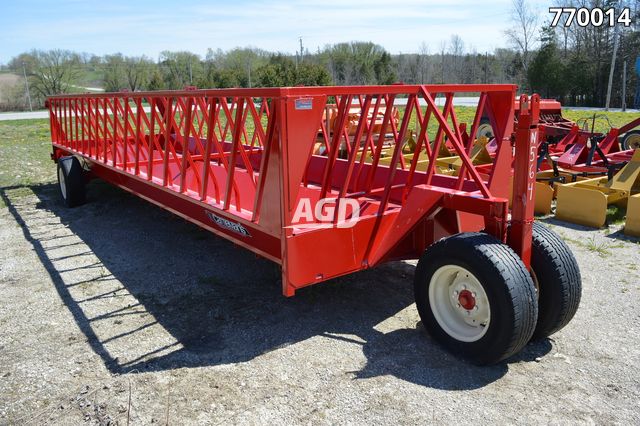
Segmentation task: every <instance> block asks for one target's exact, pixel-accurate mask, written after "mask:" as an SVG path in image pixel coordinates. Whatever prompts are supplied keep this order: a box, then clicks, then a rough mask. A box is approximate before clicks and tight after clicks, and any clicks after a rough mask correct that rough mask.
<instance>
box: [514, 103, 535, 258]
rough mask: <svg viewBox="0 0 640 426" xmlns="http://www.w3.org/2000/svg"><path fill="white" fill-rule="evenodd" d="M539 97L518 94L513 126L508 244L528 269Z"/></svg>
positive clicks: (533, 201) (533, 202)
mask: <svg viewBox="0 0 640 426" xmlns="http://www.w3.org/2000/svg"><path fill="white" fill-rule="evenodd" d="M539 115H540V97H539V96H538V95H533V96H531V98H530V99H529V98H528V97H527V96H526V95H522V96H521V97H520V116H519V117H518V128H517V129H516V133H515V136H516V141H515V145H516V154H515V161H514V172H513V206H512V209H511V232H510V234H509V245H510V246H511V248H512V249H513V250H515V252H516V253H517V254H518V256H520V258H521V259H522V262H523V263H524V264H525V266H526V267H527V268H530V267H531V239H532V233H533V208H534V206H535V187H536V160H537V157H538V118H539Z"/></svg>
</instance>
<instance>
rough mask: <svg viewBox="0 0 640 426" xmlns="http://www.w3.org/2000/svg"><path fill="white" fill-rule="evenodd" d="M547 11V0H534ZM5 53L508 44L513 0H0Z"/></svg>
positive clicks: (486, 47)
mask: <svg viewBox="0 0 640 426" xmlns="http://www.w3.org/2000/svg"><path fill="white" fill-rule="evenodd" d="M532 3H534V4H536V5H537V8H538V11H539V13H540V16H541V18H544V19H546V18H547V17H548V16H549V15H548V11H547V8H546V7H547V6H548V1H546V0H532ZM0 4H1V5H0V63H7V62H8V61H9V60H10V59H11V58H12V57H13V56H15V55H17V54H19V53H21V52H24V51H28V50H31V49H33V48H37V49H54V48H60V49H70V50H74V51H79V52H90V53H96V54H99V55H102V54H105V53H115V52H121V53H123V54H126V55H141V54H145V55H147V56H150V57H151V58H153V59H157V57H158V53H159V52H161V51H162V50H189V51H192V52H195V53H198V54H200V55H203V56H204V54H205V53H206V51H207V48H209V47H211V48H213V49H217V48H221V49H223V50H226V49H230V48H233V47H238V46H254V47H258V48H262V49H265V50H270V51H280V52H286V53H293V52H294V51H295V50H296V49H298V48H299V44H298V43H299V42H298V37H300V36H301V37H302V39H303V43H304V46H305V48H308V49H309V50H310V51H315V50H317V48H318V47H322V46H324V45H325V44H333V43H339V42H345V41H353V40H359V41H373V42H375V43H378V44H380V45H382V46H384V47H385V48H386V49H387V50H389V51H390V52H391V53H399V52H403V53H411V52H417V51H418V49H419V47H420V45H421V43H422V42H423V41H424V42H425V43H426V44H427V45H428V47H429V49H430V51H431V52H435V51H438V50H439V49H440V46H441V44H442V43H443V42H448V41H449V40H450V38H451V35H452V34H458V35H459V36H460V37H462V39H463V40H464V42H465V47H466V48H467V49H468V50H471V49H476V50H478V51H479V52H484V51H492V50H493V49H494V48H496V47H502V46H506V44H507V42H506V39H505V37H504V30H505V29H506V28H507V27H508V26H509V15H510V12H509V10H510V4H511V0H430V1H427V0H422V1H420V0H408V1H400V0H365V1H362V2H357V1H351V0H310V1H301V0H293V1H286V0H274V1H270V0H262V1H255V0H235V1H234V0H226V1H216V0H209V1H205V0H185V1H178V0H153V1H148V0H102V1H88V0H36V1H33V0H16V1H14V0H0Z"/></svg>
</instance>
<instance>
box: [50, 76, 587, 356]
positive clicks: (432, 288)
mask: <svg viewBox="0 0 640 426" xmlns="http://www.w3.org/2000/svg"><path fill="white" fill-rule="evenodd" d="M515 91H516V87H515V86H512V85H444V86H408V85H394V86H364V87H297V88H274V89H229V90H188V91H170V92H146V93H115V94H114V93H107V94H93V95H74V96H55V97H51V98H50V99H49V100H48V107H49V111H50V119H51V134H52V141H53V159H54V160H55V161H57V163H58V170H59V173H58V176H59V182H60V189H61V195H62V197H63V199H64V200H65V202H66V203H67V204H68V205H69V206H75V205H79V204H81V203H82V201H83V195H84V182H85V180H86V178H87V177H97V178H101V179H104V180H106V181H108V182H110V183H112V184H114V185H117V186H119V187H121V188H123V189H125V190H127V191H130V192H132V193H134V194H136V195H138V196H140V197H141V198H143V199H145V200H148V201H150V202H152V203H155V204H157V205H159V206H161V207H164V208H166V209H167V210H169V211H172V212H173V213H175V214H177V215H179V216H181V217H183V218H185V219H187V220H190V221H192V222H194V223H196V224H198V225H200V226H201V227H203V228H205V229H207V230H209V231H211V232H214V233H216V234H218V235H220V236H222V237H224V238H227V239H229V240H231V241H233V242H234V243H236V244H238V245H241V246H243V247H245V248H247V249H249V250H252V251H254V252H255V253H257V254H259V255H261V256H264V257H266V258H268V259H271V260H273V261H274V262H277V263H278V264H280V265H281V267H282V291H283V293H284V294H285V295H286V296H293V295H294V294H295V292H296V291H297V290H299V289H301V288H303V287H306V286H309V285H312V284H316V283H319V282H322V281H326V280H328V279H330V278H334V277H338V276H341V275H345V274H348V273H352V272H355V271H359V270H363V269H367V268H371V267H375V266H377V265H379V264H381V263H384V262H387V261H392V260H400V259H420V261H419V263H418V267H417V269H416V276H415V293H416V304H417V307H418V311H419V313H420V316H421V318H422V320H423V323H424V324H425V326H426V327H427V329H428V330H429V331H430V332H431V333H432V335H434V337H436V338H437V339H438V341H440V342H441V343H442V344H444V345H445V346H447V347H448V348H450V349H451V350H452V351H454V352H456V353H460V354H462V355H465V356H467V357H469V358H471V359H472V360H474V361H476V362H479V363H495V362H498V361H500V360H502V359H505V358H507V357H509V356H511V355H513V354H515V353H516V352H518V351H519V350H520V349H521V348H522V347H523V346H524V345H525V344H526V343H527V342H528V341H529V340H530V339H531V338H532V336H535V337H545V336H547V335H549V334H551V333H553V332H555V331H557V330H558V329H560V328H562V327H563V326H564V325H566V324H567V323H568V321H569V320H570V319H571V317H572V316H573V314H574V313H575V311H576V310H577V307H578V303H579V299H580V286H581V283H580V275H579V271H578V267H577V265H576V262H575V259H574V258H573V255H572V254H571V252H570V251H569V249H568V248H567V246H566V245H565V244H564V243H563V242H562V241H561V240H560V239H559V238H558V237H557V236H556V235H555V234H553V233H551V232H550V231H548V230H546V229H545V228H542V227H539V226H538V225H536V224H534V222H533V205H534V202H533V199H534V198H533V197H534V188H535V171H536V160H537V149H538V137H537V131H538V119H539V103H540V100H539V98H538V97H537V96H533V97H531V98H528V97H526V96H522V97H521V98H520V100H519V111H518V128H517V129H516V130H515V132H514V128H513V126H514V124H513V123H514V101H513V100H514V97H515ZM468 93H477V94H478V95H479V102H478V105H477V109H476V112H475V116H474V118H473V121H472V122H471V123H469V129H470V131H469V132H468V133H467V132H466V130H465V129H466V127H465V126H464V125H461V123H460V122H459V121H460V120H459V119H458V117H457V115H456V112H455V109H454V108H453V99H454V97H455V96H456V95H457V94H468ZM437 96H442V97H444V98H445V102H444V106H443V107H438V105H437V103H436V100H435V99H436V97H437ZM399 97H405V98H407V102H406V106H405V107H404V109H396V108H394V107H393V105H394V100H395V99H396V98H399ZM329 103H335V105H336V107H335V108H334V109H333V114H332V117H331V121H330V124H327V122H328V121H329V120H328V119H327V117H328V116H327V113H326V105H327V104H329ZM354 104H356V105H357V106H358V108H359V109H360V114H353V111H352V110H353V105H354ZM323 115H324V117H323ZM483 117H489V118H490V122H491V125H492V129H493V131H494V133H495V135H494V136H495V139H496V146H495V147H494V152H493V155H494V157H493V163H492V164H491V165H490V166H486V165H485V166H486V167H485V169H483V171H482V172H480V171H479V169H477V167H476V165H475V164H474V160H473V158H472V151H473V147H474V143H475V138H474V137H470V136H469V135H475V134H476V133H477V129H478V127H479V126H480V123H481V119H482V118H483ZM327 127H331V128H327ZM410 129H411V130H413V129H415V130H416V134H415V138H414V140H413V143H412V144H411V145H410V146H411V149H410V150H409V152H408V155H407V152H406V147H405V145H406V142H407V141H408V140H409V139H410V138H413V136H412V135H411V133H410ZM512 141H513V142H514V146H515V156H514V149H513V147H512ZM318 144H321V145H323V146H324V149H323V155H317V153H318ZM444 144H446V145H447V146H448V147H450V148H451V149H452V150H453V151H454V152H453V154H454V155H456V156H457V157H459V161H458V163H457V172H456V176H451V175H450V174H447V173H442V170H441V169H440V168H439V167H437V165H438V155H439V152H440V150H441V148H442V147H443V145H444ZM403 148H404V150H405V152H403ZM384 156H387V157H385V159H384V161H381V159H382V158H383V157H384ZM418 162H421V164H422V166H421V167H420V168H418V167H417V165H418ZM425 163H426V165H425ZM512 165H515V170H514V183H513V193H512V194H510V179H511V168H512ZM510 195H512V199H513V206H512V210H511V214H509V201H508V199H509V196H510Z"/></svg>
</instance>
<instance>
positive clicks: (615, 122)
mask: <svg viewBox="0 0 640 426" xmlns="http://www.w3.org/2000/svg"><path fill="white" fill-rule="evenodd" d="M594 114H595V116H596V121H595V131H596V132H601V133H607V132H608V131H609V129H610V128H611V127H616V128H620V127H622V126H623V125H625V124H627V123H628V122H630V121H631V120H632V119H634V118H636V116H635V115H633V114H629V113H627V112H612V111H608V112H604V111H581V110H572V109H566V110H563V111H562V115H563V117H565V118H567V119H569V120H573V121H575V122H579V124H580V125H582V124H583V123H587V125H588V129H589V130H591V126H592V123H593V116H594Z"/></svg>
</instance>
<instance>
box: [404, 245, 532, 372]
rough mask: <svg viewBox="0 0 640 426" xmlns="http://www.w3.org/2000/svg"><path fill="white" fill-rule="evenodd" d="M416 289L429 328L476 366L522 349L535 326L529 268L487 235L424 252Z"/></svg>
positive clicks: (500, 358) (439, 338) (417, 303)
mask: <svg viewBox="0 0 640 426" xmlns="http://www.w3.org/2000/svg"><path fill="white" fill-rule="evenodd" d="M414 290H415V297H416V306H417V308H418V312H419V314H420V318H421V319H422V322H423V324H424V325H425V327H426V329H427V331H428V332H429V333H430V334H431V335H432V336H433V337H434V339H435V340H437V341H438V342H439V343H441V344H442V345H443V346H445V347H446V348H447V349H449V350H450V351H452V352H453V353H455V354H459V355H461V356H463V357H465V358H468V359H470V360H471V361H472V362H475V363H478V364H494V363H497V362H500V361H502V360H504V359H506V358H508V357H510V356H512V355H513V354H515V353H517V352H518V351H520V349H522V347H524V346H525V345H526V344H527V342H528V341H529V339H530V338H531V336H532V334H533V331H534V328H535V325H536V320H537V316H538V309H537V304H536V298H535V287H534V284H533V281H532V279H531V276H530V274H529V272H528V271H527V269H526V268H525V266H524V264H523V263H522V261H521V260H520V258H519V257H518V256H517V255H516V254H515V253H514V252H513V251H512V250H511V249H510V248H509V247H508V246H506V245H504V244H502V243H501V242H500V241H498V240H496V239H495V238H493V237H491V236H489V235H487V234H482V233H464V234H457V235H454V236H451V237H448V238H445V239H443V240H441V241H439V242H437V243H435V244H434V245H432V246H431V247H429V248H428V249H427V250H425V252H424V254H423V255H422V257H421V258H420V261H419V262H418V266H417V268H416V273H415V281H414Z"/></svg>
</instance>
